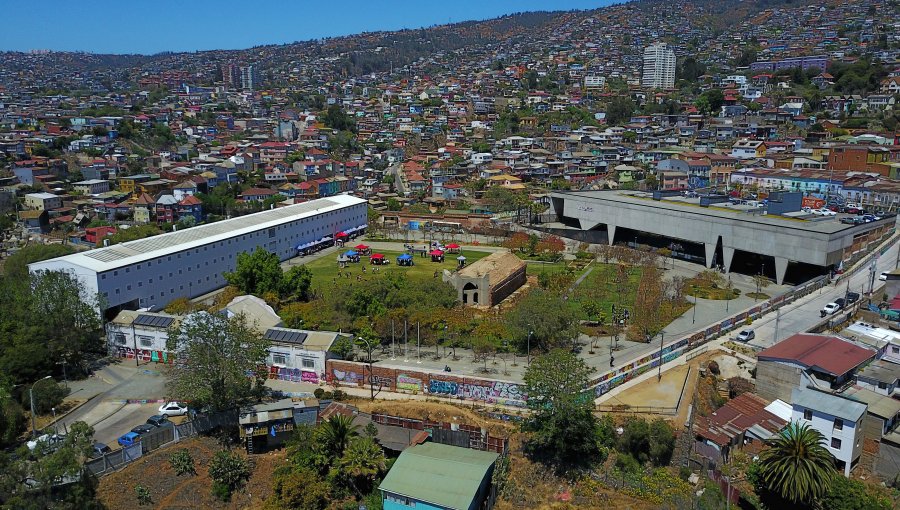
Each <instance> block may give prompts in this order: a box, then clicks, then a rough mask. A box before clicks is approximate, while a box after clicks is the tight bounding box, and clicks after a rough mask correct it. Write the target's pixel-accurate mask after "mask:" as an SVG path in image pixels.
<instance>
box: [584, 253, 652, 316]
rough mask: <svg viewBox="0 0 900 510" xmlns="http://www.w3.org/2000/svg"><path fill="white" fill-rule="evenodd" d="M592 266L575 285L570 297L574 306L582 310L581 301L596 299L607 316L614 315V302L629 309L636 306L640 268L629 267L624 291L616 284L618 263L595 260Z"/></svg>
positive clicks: (617, 305) (617, 306)
mask: <svg viewBox="0 0 900 510" xmlns="http://www.w3.org/2000/svg"><path fill="white" fill-rule="evenodd" d="M591 267H592V268H593V271H591V274H589V275H588V276H587V278H585V279H584V281H583V282H581V284H580V285H579V286H577V287H575V290H574V291H573V292H572V295H571V296H570V297H569V302H570V303H572V305H573V306H578V309H579V310H581V307H580V303H581V302H582V301H588V300H592V301H596V302H598V303H599V304H600V307H601V309H602V310H603V314H604V315H605V316H606V317H607V318H609V317H611V316H612V305H613V304H615V305H616V308H619V309H621V308H622V307H623V306H624V307H625V308H628V309H629V310H630V309H632V307H633V306H634V295H635V292H636V291H637V287H638V283H639V282H640V280H641V270H640V268H637V267H633V268H629V270H628V281H627V283H626V284H625V285H623V287H624V288H623V292H619V290H618V289H617V285H616V275H617V272H618V269H617V265H616V264H602V263H598V262H595V263H594V264H592V265H591ZM582 274H584V270H581V271H578V272H577V276H576V277H575V279H576V280H577V279H578V278H579V277H580V276H581V275H582ZM573 282H574V280H573ZM582 319H587V317H586V316H585V317H582Z"/></svg>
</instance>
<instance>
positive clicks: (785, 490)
mask: <svg viewBox="0 0 900 510" xmlns="http://www.w3.org/2000/svg"><path fill="white" fill-rule="evenodd" d="M824 441H825V438H824V436H822V434H821V433H820V432H819V431H817V430H815V429H812V428H810V427H809V426H808V425H806V424H800V423H799V422H795V423H791V424H789V425H788V426H787V428H785V429H784V431H783V432H782V433H781V434H779V435H778V436H776V437H775V438H774V439H771V440H769V441H768V445H769V449H767V450H765V451H763V452H762V454H761V455H760V461H759V462H760V471H761V475H762V481H763V483H764V484H765V486H766V487H767V488H768V489H769V490H770V491H772V492H773V493H775V494H777V495H778V496H780V497H782V498H783V499H785V500H787V501H789V502H791V503H795V504H808V503H811V502H813V501H815V500H817V499H819V498H820V497H822V496H823V495H824V494H825V492H826V491H827V490H828V487H829V485H830V484H831V477H832V476H833V475H834V458H833V457H832V456H831V454H830V453H829V452H828V450H826V449H825V447H824V446H822V444H823V443H824Z"/></svg>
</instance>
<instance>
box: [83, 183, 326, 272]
mask: <svg viewBox="0 0 900 510" xmlns="http://www.w3.org/2000/svg"><path fill="white" fill-rule="evenodd" d="M336 205H338V202H335V201H333V200H328V199H325V198H322V199H319V200H315V201H312V202H306V203H303V204H297V205H292V206H289V207H282V208H279V209H272V210H270V211H264V212H261V213H257V214H251V215H248V216H242V217H239V218H233V219H230V220H225V221H219V222H216V223H210V224H208V225H200V226H197V227H193V228H190V229H187V230H181V231H178V232H172V233H169V234H163V235H160V236H155V237H149V238H147V239H139V240H137V241H131V242H128V243H125V244H122V245H117V246H111V247H109V248H100V249H98V250H92V251H89V252H87V253H85V254H84V255H85V256H86V257H91V258H93V259H96V260H99V261H101V262H112V261H115V260H120V259H124V258H127V257H131V256H134V255H139V254H142V253H149V252H152V251H156V250H162V249H165V248H172V247H176V246H178V245H181V244H185V243H190V242H192V241H199V240H203V239H206V238H209V237H214V236H218V235H221V234H225V233H228V232H233V231H235V230H239V229H242V228H247V227H254V226H257V225H262V224H264V223H268V222H270V221H275V220H280V219H285V218H290V217H293V216H298V215H302V214H307V213H310V212H313V211H315V210H318V209H322V208H325V207H332V206H336Z"/></svg>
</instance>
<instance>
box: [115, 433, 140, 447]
mask: <svg viewBox="0 0 900 510" xmlns="http://www.w3.org/2000/svg"><path fill="white" fill-rule="evenodd" d="M140 440H141V435H140V434H138V433H137V432H127V433H125V434H123V435H122V436H121V437H119V439H118V440H117V441H118V443H119V446H131V445H133V444H135V443H137V442H138V441H140Z"/></svg>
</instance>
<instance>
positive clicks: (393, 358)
mask: <svg viewBox="0 0 900 510" xmlns="http://www.w3.org/2000/svg"><path fill="white" fill-rule="evenodd" d="M395 359H397V357H396V355H395V354H394V319H391V361H393V360H395Z"/></svg>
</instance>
